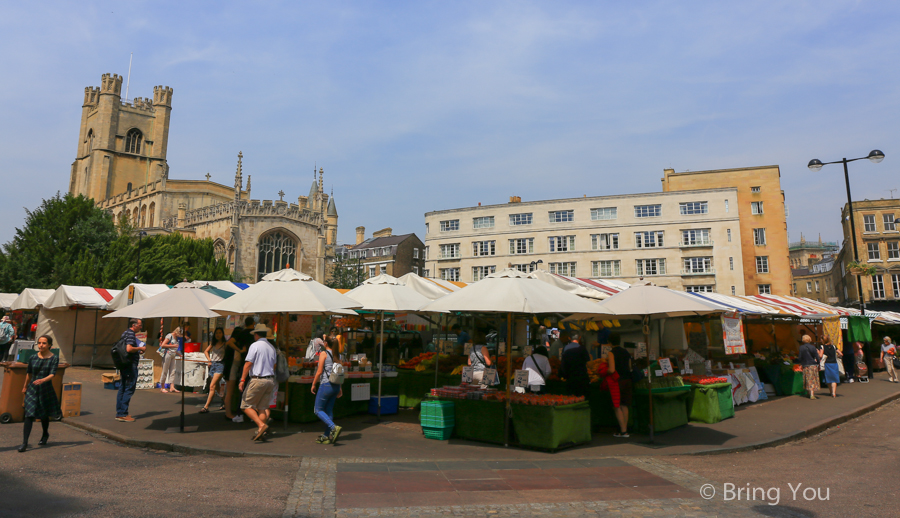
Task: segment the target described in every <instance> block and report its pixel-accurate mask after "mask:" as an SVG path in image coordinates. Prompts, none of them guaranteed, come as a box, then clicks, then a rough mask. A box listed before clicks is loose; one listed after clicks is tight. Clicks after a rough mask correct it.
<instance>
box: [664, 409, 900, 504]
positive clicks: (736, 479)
mask: <svg viewBox="0 0 900 518" xmlns="http://www.w3.org/2000/svg"><path fill="white" fill-rule="evenodd" d="M830 399H831V398H827V399H826V398H824V397H821V398H820V399H819V400H818V401H810V404H822V403H825V404H827V403H828V401H829V400H830ZM898 429H900V401H894V402H893V403H890V404H888V405H885V406H883V407H881V408H880V409H878V410H876V411H874V412H872V413H869V414H866V415H864V416H862V417H860V418H857V419H855V420H853V421H849V422H847V423H845V424H843V425H841V426H839V427H834V428H831V429H829V430H827V431H826V432H823V433H822V434H820V435H818V436H815V437H810V438H808V439H804V440H802V441H799V442H795V443H790V444H786V445H783V446H779V447H776V448H767V449H763V450H758V451H753V452H747V453H734V454H727V455H712V456H697V457H677V458H671V457H669V458H665V459H663V460H665V461H667V462H671V463H672V464H675V465H676V466H678V467H681V468H684V469H686V470H688V471H691V472H693V473H695V474H697V475H699V476H701V477H704V478H707V479H710V480H713V481H715V484H714V486H715V488H716V490H717V493H718V496H721V495H722V491H723V489H724V486H723V485H724V484H726V483H731V484H734V485H735V486H736V487H744V488H746V487H747V484H748V483H749V485H750V486H749V487H751V488H762V489H765V490H766V491H769V489H770V488H779V489H780V503H779V505H778V506H769V505H768V501H771V499H768V500H767V501H765V502H764V501H762V500H761V496H762V495H761V493H759V492H757V493H756V496H757V498H756V500H757V503H756V505H755V507H754V509H755V510H756V511H757V512H758V513H760V515H761V516H801V517H811V516H821V517H830V516H866V517H869V516H885V517H895V516H900V511H898V509H897V507H898V503H897V502H898V496H900V489H898V487H900V484H898V481H897V474H898V465H900V435H898V433H897V431H898ZM788 484H791V486H792V487H794V488H797V487H798V484H802V485H803V487H802V488H801V489H799V490H798V491H797V492H796V495H797V499H796V500H794V497H793V493H792V490H791V486H788ZM808 487H813V488H820V489H821V494H822V496H823V497H824V496H826V493H825V491H826V488H827V489H828V490H830V493H828V495H827V496H829V499H828V500H827V501H826V500H819V495H818V493H816V494H815V498H814V499H813V500H811V501H807V500H806V499H805V498H804V496H803V492H804V491H805V490H806V488H808ZM735 490H736V489H735ZM812 495H813V492H812V491H809V492H808V493H807V496H812ZM771 496H773V497H774V496H776V493H775V492H774V491H773V492H772V493H771ZM743 500H745V501H746V500H747V498H746V496H745V495H744V498H743ZM732 501H733V500H732Z"/></svg>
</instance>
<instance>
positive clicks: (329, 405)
mask: <svg viewBox="0 0 900 518" xmlns="http://www.w3.org/2000/svg"><path fill="white" fill-rule="evenodd" d="M337 346H338V342H337V339H336V338H334V337H331V336H329V337H327V338H326V339H325V350H323V351H322V352H320V353H319V365H318V366H317V367H316V375H315V376H313V382H312V388H311V389H310V390H311V392H312V393H313V394H315V395H316V405H315V414H316V417H318V418H319V419H320V420H321V421H322V422H323V423H324V424H325V433H324V434H322V436H321V437H319V438H318V439H316V443H318V444H334V443H336V442H337V440H338V436H340V435H341V427H340V426H338V425H336V424H334V403H335V402H336V401H337V398H339V397H341V396H342V395H344V391H343V389H342V388H341V383H342V382H343V377H344V373H343V368H341V369H337V371H340V372H336V369H335V365H338V366H340V365H341V364H340V363H335V359H334V355H335V350H336V349H337ZM316 383H318V384H319V391H318V392H316Z"/></svg>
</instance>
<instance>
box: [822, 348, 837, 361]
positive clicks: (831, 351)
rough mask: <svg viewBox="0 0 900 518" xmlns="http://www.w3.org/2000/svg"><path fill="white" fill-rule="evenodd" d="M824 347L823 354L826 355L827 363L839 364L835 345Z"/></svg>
mask: <svg viewBox="0 0 900 518" xmlns="http://www.w3.org/2000/svg"><path fill="white" fill-rule="evenodd" d="M822 347H823V349H822V352H823V353H824V354H825V363H837V348H836V347H835V346H834V345H833V344H825V345H824V346H822Z"/></svg>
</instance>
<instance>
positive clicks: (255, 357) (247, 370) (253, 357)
mask: <svg viewBox="0 0 900 518" xmlns="http://www.w3.org/2000/svg"><path fill="white" fill-rule="evenodd" d="M271 332H272V330H271V329H269V328H268V327H266V325H265V324H257V325H256V327H255V328H253V338H255V339H256V341H255V342H253V344H252V345H251V346H250V350H249V351H247V358H246V359H245V360H244V370H243V372H242V375H241V383H240V385H238V388H239V389H240V390H241V391H242V392H243V393H244V396H243V398H242V399H241V410H243V411H244V413H245V414H246V415H247V417H249V418H250V420H251V421H253V422H254V423H256V426H257V427H258V428H257V430H256V433H255V434H254V435H253V440H254V441H260V440H262V439H263V437H264V436H265V433H266V430H268V429H269V425H268V424H267V423H268V421H269V405H270V404H271V403H272V396H273V395H274V394H275V357H276V354H275V346H274V345H272V344H271V343H269V341H268V340H267V339H266V337H267V336H268V335H269V333H271ZM245 386H246V387H247V389H246V390H244V387H245Z"/></svg>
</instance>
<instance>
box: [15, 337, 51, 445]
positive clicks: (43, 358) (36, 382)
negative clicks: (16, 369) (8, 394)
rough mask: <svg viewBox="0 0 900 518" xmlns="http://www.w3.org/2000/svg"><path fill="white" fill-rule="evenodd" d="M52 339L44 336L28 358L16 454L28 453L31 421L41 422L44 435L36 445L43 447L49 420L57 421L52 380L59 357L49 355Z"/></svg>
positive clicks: (47, 437)
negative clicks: (19, 440)
mask: <svg viewBox="0 0 900 518" xmlns="http://www.w3.org/2000/svg"><path fill="white" fill-rule="evenodd" d="M52 345H53V339H52V338H50V337H49V336H47V335H44V336H41V337H40V338H38V340H37V346H38V353H37V354H35V355H34V356H32V357H31V360H29V362H28V369H27V370H26V371H25V386H24V387H22V393H23V394H25V427H24V428H23V430H22V435H23V437H22V446H20V447H19V452H20V453H21V452H23V451H25V450H26V449H28V437H29V436H30V435H31V427H32V426H34V421H35V419H39V420H40V421H41V428H42V429H43V431H44V433H43V434H42V435H41V440H40V441H39V442H38V444H39V445H41V446H44V445H46V444H47V439H49V438H50V432H49V431H48V429H49V427H50V420H51V419H54V418H57V417H59V415H60V411H59V399H58V398H57V397H56V390H54V389H53V382H52V381H51V380H53V377H54V376H56V368H57V366H59V357H57V356H56V355H55V354H53V353H52V352H50V347H51V346H52Z"/></svg>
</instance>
